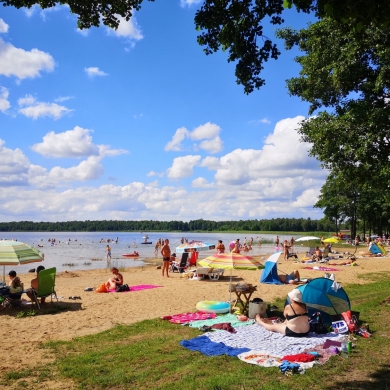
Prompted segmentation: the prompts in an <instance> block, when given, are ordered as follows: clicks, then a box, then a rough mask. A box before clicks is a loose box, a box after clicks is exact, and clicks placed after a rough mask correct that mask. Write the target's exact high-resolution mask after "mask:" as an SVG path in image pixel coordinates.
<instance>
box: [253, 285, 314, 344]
mask: <svg viewBox="0 0 390 390" xmlns="http://www.w3.org/2000/svg"><path fill="white" fill-rule="evenodd" d="M288 297H289V298H290V302H291V303H290V304H288V305H286V307H285V308H284V312H283V316H284V317H285V318H286V320H285V321H284V322H282V323H279V324H272V323H269V322H267V319H266V318H261V317H260V315H259V314H257V315H256V317H255V320H256V322H257V323H258V324H259V325H260V326H262V327H263V328H265V329H267V330H269V331H271V332H277V333H281V334H284V335H286V336H290V337H306V336H307V335H308V334H309V330H310V326H309V316H308V312H307V307H306V305H305V304H304V303H303V302H302V293H301V292H300V291H299V290H297V289H296V288H295V289H294V290H292V291H290V292H289V293H288Z"/></svg>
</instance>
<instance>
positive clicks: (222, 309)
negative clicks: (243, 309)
mask: <svg viewBox="0 0 390 390" xmlns="http://www.w3.org/2000/svg"><path fill="white" fill-rule="evenodd" d="M196 309H197V310H199V311H204V312H206V313H228V312H229V311H230V305H229V302H222V301H200V302H198V303H197V304H196Z"/></svg>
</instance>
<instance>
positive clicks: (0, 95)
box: [0, 87, 11, 112]
mask: <svg viewBox="0 0 390 390" xmlns="http://www.w3.org/2000/svg"><path fill="white" fill-rule="evenodd" d="M8 95H9V92H8V89H7V88H5V87H0V111H1V112H6V111H7V110H8V109H9V108H10V107H11V104H10V102H9V101H8Z"/></svg>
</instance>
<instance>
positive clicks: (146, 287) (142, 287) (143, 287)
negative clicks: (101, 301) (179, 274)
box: [108, 284, 163, 293]
mask: <svg viewBox="0 0 390 390" xmlns="http://www.w3.org/2000/svg"><path fill="white" fill-rule="evenodd" d="M129 287H130V291H121V292H122V293H126V292H133V291H141V290H150V289H152V288H157V287H163V286H155V285H153V284H138V285H137V286H129ZM108 292H116V291H115V289H112V290H108Z"/></svg>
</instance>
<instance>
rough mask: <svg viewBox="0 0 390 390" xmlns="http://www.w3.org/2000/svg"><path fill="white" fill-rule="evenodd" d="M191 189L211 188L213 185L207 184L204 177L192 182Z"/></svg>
mask: <svg viewBox="0 0 390 390" xmlns="http://www.w3.org/2000/svg"><path fill="white" fill-rule="evenodd" d="M192 187H193V188H213V187H214V184H213V183H209V182H208V181H207V180H206V179H205V178H204V177H198V178H196V179H194V180H192Z"/></svg>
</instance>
